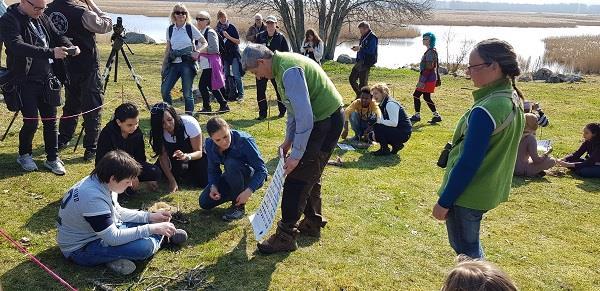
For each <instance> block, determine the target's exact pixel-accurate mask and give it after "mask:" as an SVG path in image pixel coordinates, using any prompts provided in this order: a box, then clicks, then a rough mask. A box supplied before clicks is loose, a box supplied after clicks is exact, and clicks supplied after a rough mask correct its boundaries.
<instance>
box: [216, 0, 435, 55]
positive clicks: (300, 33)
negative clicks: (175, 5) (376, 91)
mask: <svg viewBox="0 0 600 291" xmlns="http://www.w3.org/2000/svg"><path fill="white" fill-rule="evenodd" d="M226 3H227V4H228V5H229V6H231V7H237V8H238V9H239V10H240V11H244V12H246V13H248V12H249V11H250V12H258V11H264V10H267V11H277V13H278V14H279V15H280V16H281V21H282V23H283V26H284V28H285V30H286V31H287V34H288V37H289V40H290V42H291V45H292V49H293V50H294V51H296V52H298V51H300V47H301V46H302V41H303V39H304V31H305V29H304V23H305V20H306V19H305V18H306V17H307V16H308V17H313V18H315V19H317V22H318V26H319V35H320V36H321V38H322V39H323V41H324V42H325V50H324V56H323V57H324V58H325V59H332V58H333V55H334V53H335V47H336V45H337V41H338V37H339V35H340V31H341V29H342V26H343V25H344V24H347V23H357V22H359V21H362V20H366V21H372V22H377V23H382V24H386V25H389V26H390V28H393V27H397V26H399V25H400V24H402V23H403V22H404V21H406V20H410V19H423V18H426V17H428V16H429V11H430V9H431V4H432V0H226Z"/></svg>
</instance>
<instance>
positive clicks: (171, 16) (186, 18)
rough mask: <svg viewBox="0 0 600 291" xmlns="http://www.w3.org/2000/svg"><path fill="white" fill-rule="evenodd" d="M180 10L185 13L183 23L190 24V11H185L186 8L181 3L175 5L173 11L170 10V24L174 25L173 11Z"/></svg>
mask: <svg viewBox="0 0 600 291" xmlns="http://www.w3.org/2000/svg"><path fill="white" fill-rule="evenodd" d="M180 10H183V11H185V13H186V14H185V22H186V23H188V24H192V17H190V11H189V10H188V9H187V7H185V4H183V3H181V2H177V3H175V6H173V10H171V15H170V17H169V20H170V22H171V24H175V11H180Z"/></svg>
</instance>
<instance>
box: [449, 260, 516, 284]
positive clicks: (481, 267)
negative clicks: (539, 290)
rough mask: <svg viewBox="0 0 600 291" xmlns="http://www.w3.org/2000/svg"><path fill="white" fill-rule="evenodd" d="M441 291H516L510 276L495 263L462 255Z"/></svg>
mask: <svg viewBox="0 0 600 291" xmlns="http://www.w3.org/2000/svg"><path fill="white" fill-rule="evenodd" d="M457 261H458V264H457V265H456V267H454V269H452V270H451V271H450V273H448V276H447V277H446V281H445V282H444V286H442V289H441V291H471V290H475V291H516V290H518V289H517V286H515V284H514V283H513V282H512V280H511V279H510V277H509V276H508V275H507V274H506V273H504V272H503V271H502V270H500V269H499V268H498V267H496V266H495V265H494V264H492V263H490V262H486V261H482V260H472V259H471V258H469V257H467V256H465V255H460V256H458V258H457Z"/></svg>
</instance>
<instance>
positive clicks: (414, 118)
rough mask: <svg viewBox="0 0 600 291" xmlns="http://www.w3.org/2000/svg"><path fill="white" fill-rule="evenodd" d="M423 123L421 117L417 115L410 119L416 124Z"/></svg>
mask: <svg viewBox="0 0 600 291" xmlns="http://www.w3.org/2000/svg"><path fill="white" fill-rule="evenodd" d="M419 121H421V115H419V114H415V115H413V116H411V117H410V122H412V123H415V122H419Z"/></svg>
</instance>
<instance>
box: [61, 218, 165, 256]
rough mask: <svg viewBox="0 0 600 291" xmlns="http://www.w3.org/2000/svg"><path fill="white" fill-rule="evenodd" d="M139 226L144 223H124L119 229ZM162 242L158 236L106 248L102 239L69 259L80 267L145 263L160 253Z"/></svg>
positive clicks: (72, 254) (83, 248)
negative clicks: (124, 261)
mask: <svg viewBox="0 0 600 291" xmlns="http://www.w3.org/2000/svg"><path fill="white" fill-rule="evenodd" d="M138 225H143V223H124V224H123V225H121V226H120V227H119V228H121V229H123V228H130V227H136V226H138ZM160 241H161V236H159V235H156V234H155V235H151V236H150V237H147V238H142V239H138V240H134V241H132V242H128V243H126V244H124V245H120V246H106V245H103V243H102V240H101V239H97V240H95V241H93V242H90V243H88V244H86V245H85V246H84V247H82V248H80V249H78V250H76V251H74V252H73V253H71V255H70V256H69V259H71V260H72V261H73V262H75V263H76V264H78V265H81V266H87V267H92V266H97V265H101V264H106V263H110V262H112V261H116V260H119V259H127V260H132V261H143V260H145V259H147V258H149V257H151V256H152V255H154V254H155V253H156V252H157V251H158V249H159V248H160Z"/></svg>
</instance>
